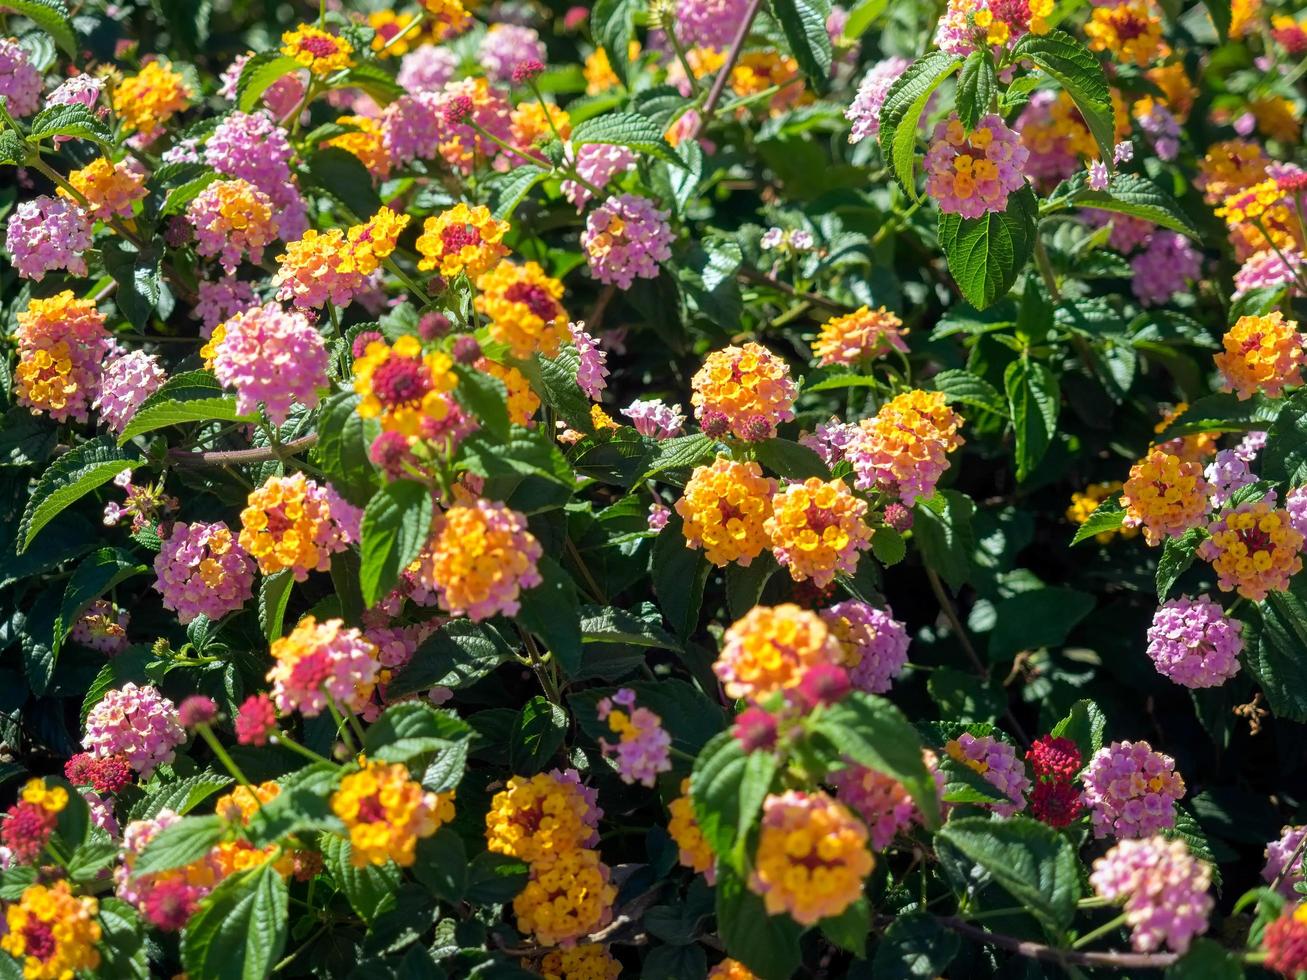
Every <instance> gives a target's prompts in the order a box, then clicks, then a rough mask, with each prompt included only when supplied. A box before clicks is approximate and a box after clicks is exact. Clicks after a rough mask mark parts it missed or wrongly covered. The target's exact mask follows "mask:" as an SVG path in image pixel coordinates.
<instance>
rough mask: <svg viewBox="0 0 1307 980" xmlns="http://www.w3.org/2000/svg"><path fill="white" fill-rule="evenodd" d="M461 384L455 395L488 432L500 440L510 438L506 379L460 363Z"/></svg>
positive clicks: (456, 369)
mask: <svg viewBox="0 0 1307 980" xmlns="http://www.w3.org/2000/svg"><path fill="white" fill-rule="evenodd" d="M454 370H455V373H457V374H458V387H457V388H456V389H455V394H456V395H457V396H458V400H459V401H460V402H462V403H463V407H464V408H466V409H467V410H468V411H469V412H471V413H472V414H473V415H474V416H476V418H477V419H478V421H480V422H481V424H482V426H484V427H485V429H486V431H487V432H489V433H490V434H491V435H492V436H494V437H495V438H496V439H507V438H508V431H509V422H508V390H507V389H506V388H505V387H504V382H502V381H500V380H499V379H498V378H496V377H495V376H494V375H491V374H487V373H486V372H484V371H477V370H475V369H473V368H466V367H463V366H462V365H457V366H455V368H454Z"/></svg>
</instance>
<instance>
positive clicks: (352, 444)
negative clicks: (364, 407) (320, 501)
mask: <svg viewBox="0 0 1307 980" xmlns="http://www.w3.org/2000/svg"><path fill="white" fill-rule="evenodd" d="M358 402H359V398H358V395H356V394H354V393H353V392H352V391H342V392H338V393H336V394H334V395H332V396H331V397H330V398H328V399H327V400H326V401H325V402H324V403H323V405H322V410H321V414H320V416H319V419H318V444H317V446H315V447H314V458H315V459H316V460H317V461H318V465H320V466H321V467H322V470H323V472H324V473H326V474H327V476H328V477H330V478H331V482H332V483H333V484H335V485H336V487H337V489H340V490H342V491H343V492H344V491H348V493H347V496H349V497H350V498H351V499H352V500H353V501H354V502H355V503H364V502H366V501H367V500H368V499H370V498H371V492H370V490H371V486H372V481H373V476H374V473H375V470H374V469H373V467H372V461H371V460H370V459H369V458H368V447H369V446H370V445H371V444H372V440H373V439H375V438H376V437H377V434H378V433H379V432H380V431H381V426H380V425H379V424H378V423H377V421H376V420H375V419H365V418H363V417H362V416H361V415H359V414H358Z"/></svg>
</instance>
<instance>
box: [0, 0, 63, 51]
mask: <svg viewBox="0 0 1307 980" xmlns="http://www.w3.org/2000/svg"><path fill="white" fill-rule="evenodd" d="M4 6H5V9H6V10H9V11H12V12H13V13H16V14H18V15H19V16H20V17H26V18H27V19H28V20H30V21H31V22H32V23H33V24H35V25H36V26H37V27H39V28H41V30H43V31H45V32H46V33H47V34H49V35H50V36H51V37H52V38H54V43H55V44H57V45H59V47H60V48H62V49H63V52H64V54H66V55H68V57H70V58H76V57H78V54H79V52H78V49H77V35H76V34H75V33H74V32H73V22H72V20H71V19H70V18H69V16H68V7H67V6H65V4H64V3H63V0H5V4H4Z"/></svg>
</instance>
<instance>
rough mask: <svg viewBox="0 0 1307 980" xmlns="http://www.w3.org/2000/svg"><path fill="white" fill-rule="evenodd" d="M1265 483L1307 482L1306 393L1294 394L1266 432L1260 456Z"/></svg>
mask: <svg viewBox="0 0 1307 980" xmlns="http://www.w3.org/2000/svg"><path fill="white" fill-rule="evenodd" d="M1262 459H1263V461H1264V462H1263V464H1262V465H1263V475H1264V476H1265V477H1266V479H1268V480H1274V481H1276V482H1277V483H1284V484H1286V485H1288V486H1293V487H1296V486H1299V485H1300V484H1302V483H1304V482H1307V391H1298V392H1295V393H1294V395H1293V396H1292V397H1291V398H1290V399H1289V400H1288V403H1287V404H1285V405H1284V407H1283V408H1282V409H1281V410H1280V414H1279V415H1278V416H1277V417H1276V419H1275V421H1274V422H1272V423H1271V425H1270V427H1269V428H1268V429H1267V430H1266V450H1265V452H1264V453H1263V454H1262Z"/></svg>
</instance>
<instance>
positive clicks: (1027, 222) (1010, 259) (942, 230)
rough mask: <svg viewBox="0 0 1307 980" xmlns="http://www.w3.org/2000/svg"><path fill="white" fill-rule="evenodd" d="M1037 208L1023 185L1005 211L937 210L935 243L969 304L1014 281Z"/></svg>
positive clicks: (990, 299) (980, 303) (987, 300)
mask: <svg viewBox="0 0 1307 980" xmlns="http://www.w3.org/2000/svg"><path fill="white" fill-rule="evenodd" d="M881 132H882V133H883V132H884V130H883V129H882V130H881ZM1036 211H1037V205H1036V202H1035V193H1034V191H1032V190H1031V189H1030V187H1029V186H1028V185H1027V186H1025V187H1022V188H1021V190H1019V191H1016V192H1014V193H1013V194H1011V195H1009V196H1008V204H1007V210H1005V211H1000V212H997V213H993V214H986V215H985V216H983V217H980V218H964V217H962V216H961V215H958V214H945V213H943V212H942V211H941V212H940V215H939V243H940V246H941V247H942V248H943V249H944V257H945V258H946V259H947V260H948V268H949V272H951V273H952V274H953V278H954V279H955V280H957V284H958V288H959V289H961V290H962V295H963V296H965V297H966V299H967V302H969V303H970V304H971V305H972V306H974V307H976V308H977V309H979V310H983V309H985V308H986V307H988V306H991V305H993V304H994V302H996V301H997V300H999V299H1002V298H1003V297H1004V296H1006V295H1007V294H1008V291H1009V290H1010V289H1011V288H1012V285H1013V284H1014V283H1015V282H1016V281H1017V276H1019V275H1020V274H1021V270H1022V269H1024V268H1025V266H1026V262H1027V261H1028V260H1029V259H1030V253H1031V250H1032V249H1033V248H1034V244H1035V234H1036V230H1035V217H1036Z"/></svg>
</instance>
